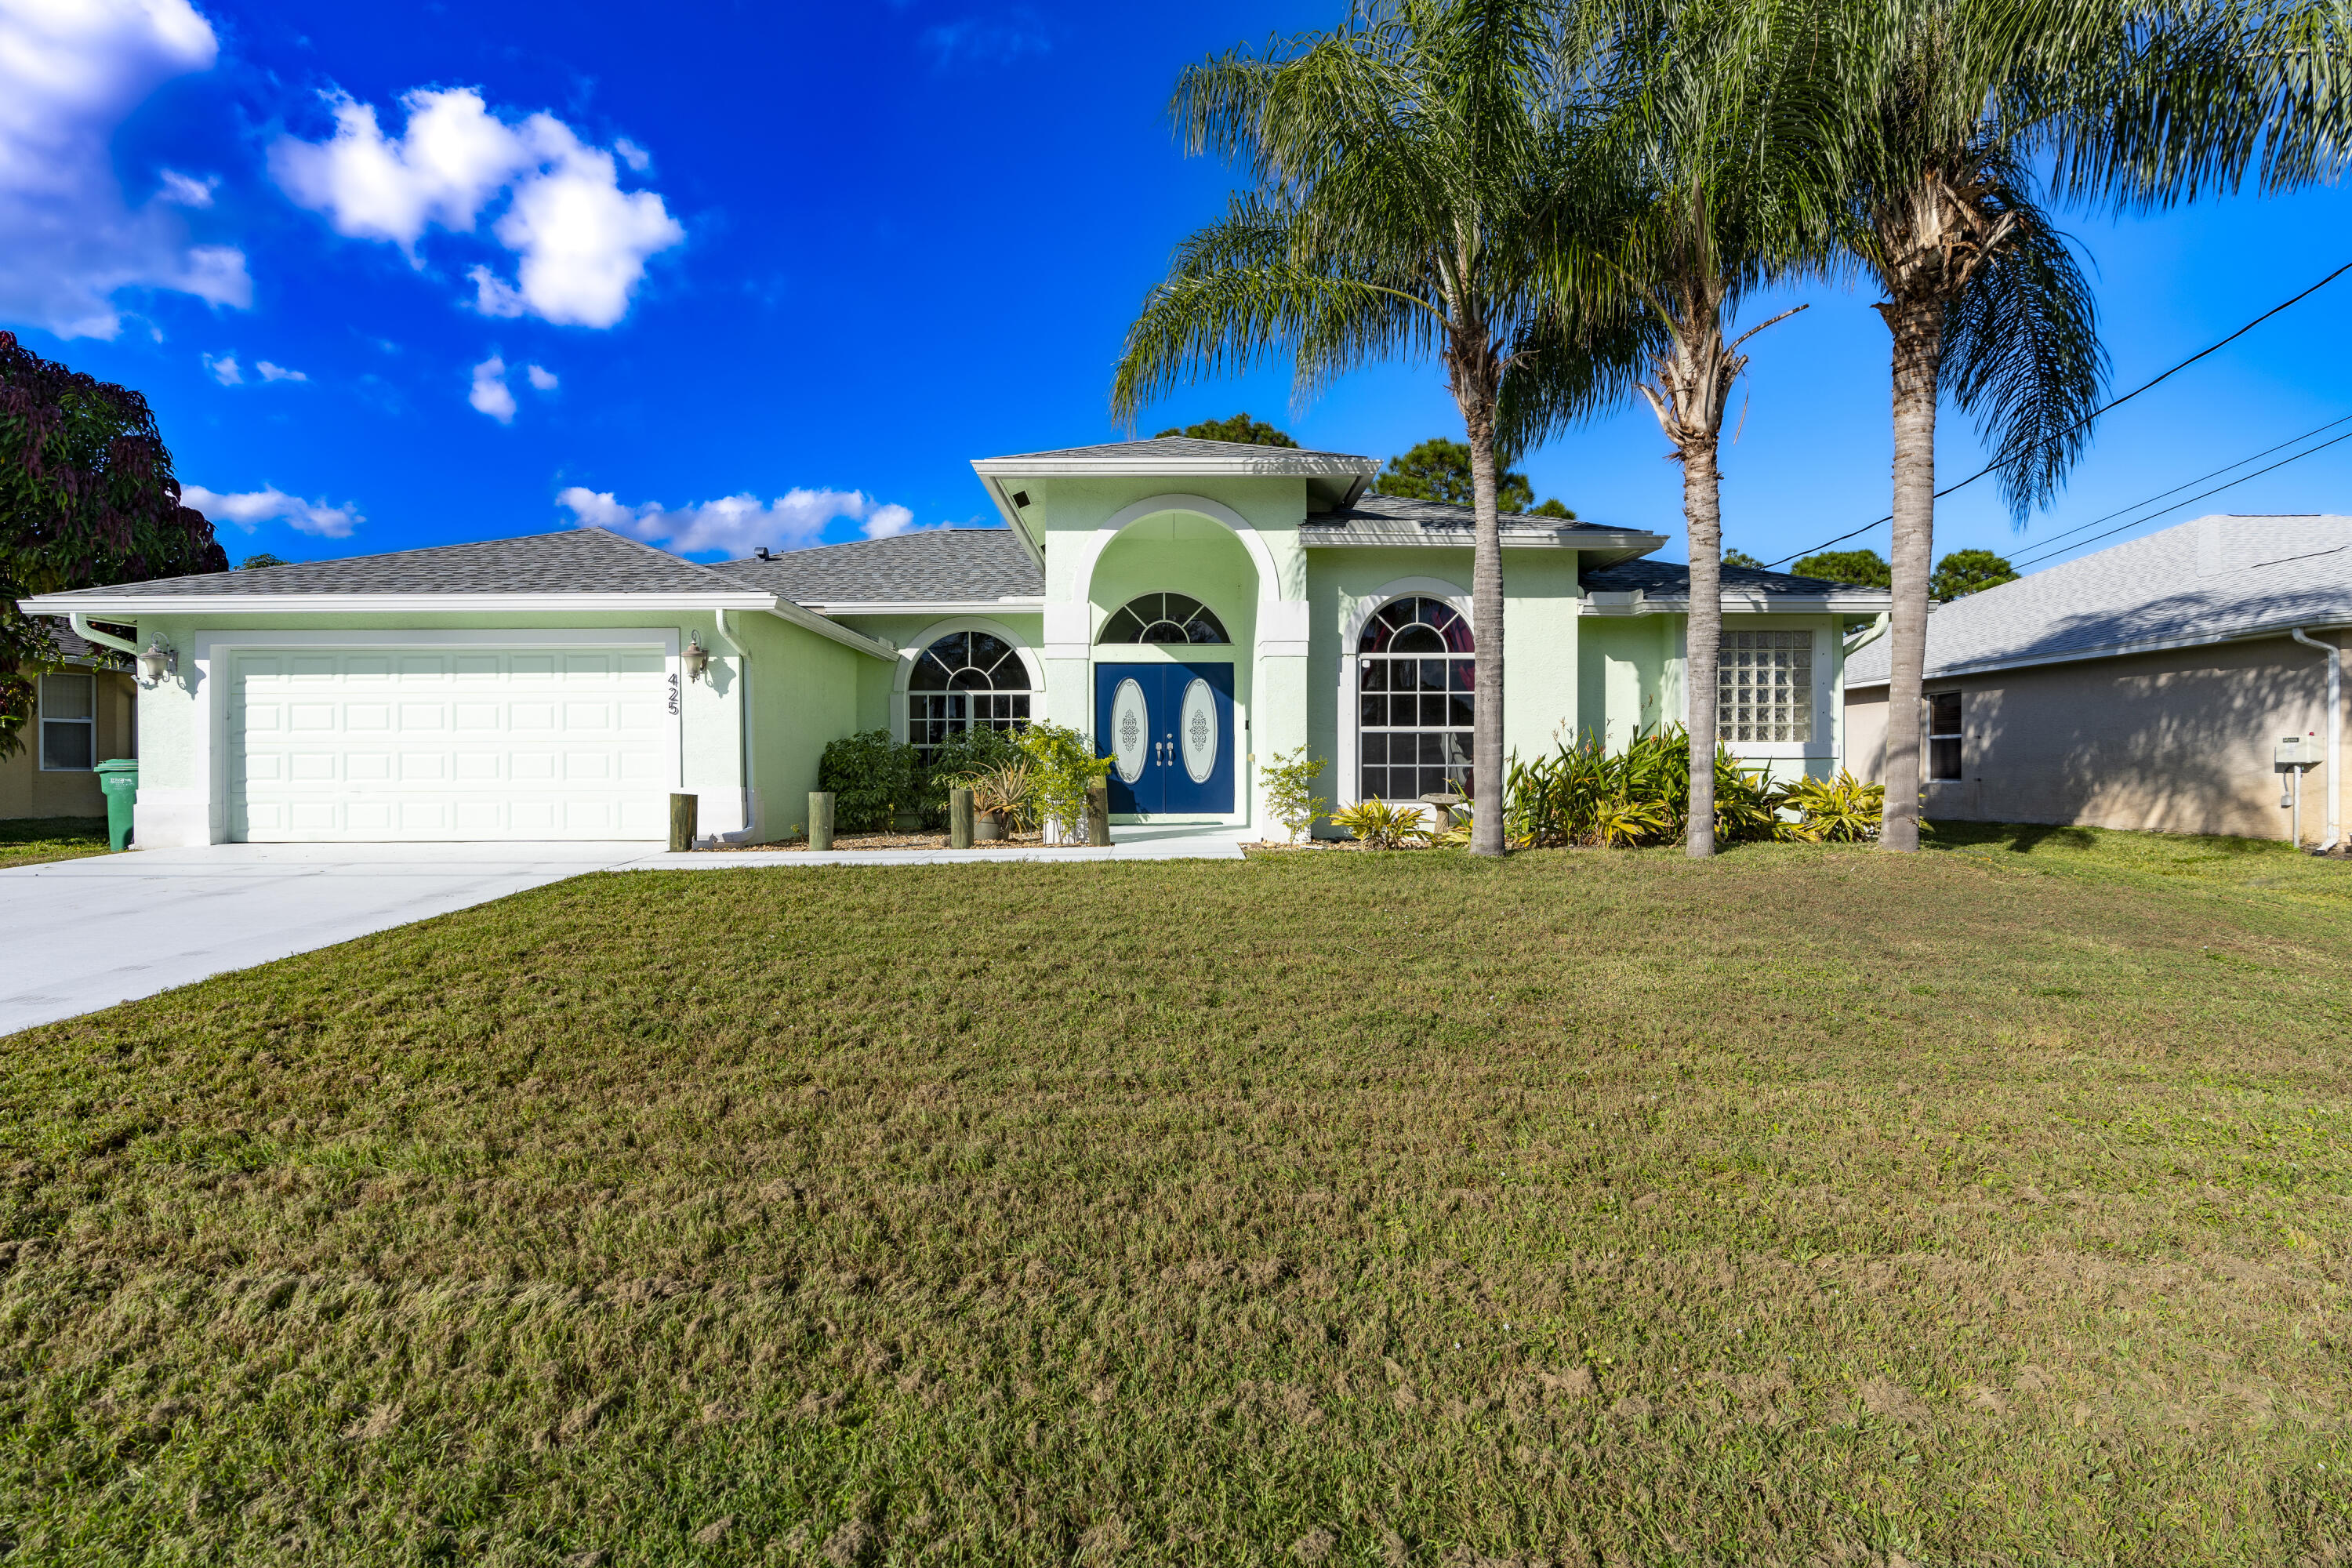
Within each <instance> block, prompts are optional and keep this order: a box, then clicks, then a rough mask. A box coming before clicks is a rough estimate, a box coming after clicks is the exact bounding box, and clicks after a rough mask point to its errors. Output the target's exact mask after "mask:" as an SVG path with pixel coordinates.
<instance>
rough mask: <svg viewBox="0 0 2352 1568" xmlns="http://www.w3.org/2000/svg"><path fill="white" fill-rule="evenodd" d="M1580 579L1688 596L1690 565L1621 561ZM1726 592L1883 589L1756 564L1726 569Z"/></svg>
mask: <svg viewBox="0 0 2352 1568" xmlns="http://www.w3.org/2000/svg"><path fill="white" fill-rule="evenodd" d="M1577 581H1579V582H1580V583H1581V584H1583V585H1584V588H1585V591H1586V592H1587V593H1597V594H1624V593H1631V592H1633V591H1634V590H1636V589H1638V590H1640V591H1641V592H1642V593H1644V594H1648V595H1653V596H1654V597H1658V598H1666V599H1674V598H1688V597H1689V596H1690V568H1689V567H1688V566H1686V565H1685V564H1683V563H1681V562H1679V561H1621V562H1619V563H1617V564H1615V565H1614V566H1602V567H1598V568H1595V569H1594V570H1592V571H1590V572H1580V573H1579V574H1577ZM1723 588H1724V591H1725V592H1726V593H1747V594H1761V595H1764V596H1765V597H1766V598H1767V599H1772V598H1787V599H1815V598H1820V597H1822V596H1823V595H1830V594H1876V593H1883V592H1884V590H1882V589H1876V588H1856V587H1855V586H1854V585H1853V584H1851V583H1832V582H1831V581H1829V580H1828V579H1827V578H1823V577H1792V576H1790V574H1788V573H1786V572H1766V571H1764V570H1762V569H1761V568H1759V567H1754V566H1726V567H1724V568H1723Z"/></svg>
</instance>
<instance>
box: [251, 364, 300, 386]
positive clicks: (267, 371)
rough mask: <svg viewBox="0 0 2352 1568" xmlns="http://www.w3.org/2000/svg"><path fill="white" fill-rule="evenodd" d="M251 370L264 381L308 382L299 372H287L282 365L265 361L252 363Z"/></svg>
mask: <svg viewBox="0 0 2352 1568" xmlns="http://www.w3.org/2000/svg"><path fill="white" fill-rule="evenodd" d="M253 368H254V369H256V370H257V371H259V372H260V373H261V379H262V380H264V381H308V380H310V377H309V376H307V375H305V374H303V373H302V372H300V371H299V370H288V369H287V368H286V367H285V366H284V365H282V364H271V363H269V362H268V360H266V359H263V360H256V361H254V362H253Z"/></svg>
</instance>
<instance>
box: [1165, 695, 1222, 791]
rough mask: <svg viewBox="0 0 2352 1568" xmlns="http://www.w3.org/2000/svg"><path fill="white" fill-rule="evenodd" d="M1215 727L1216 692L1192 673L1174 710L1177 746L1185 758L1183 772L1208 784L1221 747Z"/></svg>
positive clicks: (1195, 782) (1214, 770)
mask: <svg viewBox="0 0 2352 1568" xmlns="http://www.w3.org/2000/svg"><path fill="white" fill-rule="evenodd" d="M1218 729H1219V725H1218V723H1217V698H1216V693H1215V692H1214V691H1213V689H1211V688H1210V686H1209V683H1208V682H1207V681H1205V680H1203V679H1201V678H1200V677H1198V676H1194V677H1193V678H1192V682H1191V683H1190V684H1189V685H1187V686H1186V687H1185V688H1184V700H1183V701H1182V702H1181V703H1180V704H1179V705H1178V707H1177V710H1176V748H1177V751H1178V752H1180V753H1181V755H1182V756H1183V758H1184V772H1185V773H1186V774H1187V775H1189V776H1190V777H1191V779H1192V782H1193V783H1194V784H1207V783H1208V782H1209V775H1210V774H1211V773H1214V772H1216V768H1217V754H1218V752H1222V751H1223V750H1224V748H1223V745H1222V744H1220V742H1222V741H1223V736H1221V735H1219V734H1218V733H1217V731H1218Z"/></svg>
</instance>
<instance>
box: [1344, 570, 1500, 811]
mask: <svg viewBox="0 0 2352 1568" xmlns="http://www.w3.org/2000/svg"><path fill="white" fill-rule="evenodd" d="M1475 651H1476V649H1475V646H1474V644H1473V642H1472V640H1471V637H1470V623H1469V622H1468V621H1467V620H1466V619H1465V618H1464V617H1463V616H1462V614H1461V612H1460V611H1458V610H1456V609H1455V608H1454V606H1453V605H1449V604H1447V603H1446V602H1445V601H1444V600H1443V599H1432V598H1425V597H1412V598H1404V599H1396V600H1392V601H1391V602H1390V603H1388V604H1386V605H1381V608H1380V610H1379V611H1378V613H1376V614H1375V615H1374V616H1372V618H1371V619H1370V620H1369V621H1367V622H1365V623H1364V632H1363V636H1362V637H1361V638H1360V639H1359V640H1358V642H1357V645H1356V756H1357V759H1358V763H1357V772H1358V781H1357V782H1358V794H1359V795H1360V798H1362V799H1364V800H1416V799H1418V798H1420V797H1421V796H1423V795H1437V794H1440V793H1444V792H1450V791H1453V790H1455V789H1459V790H1461V791H1463V792H1465V793H1467V792H1469V791H1471V790H1472V788H1473V786H1474V781H1473V779H1472V777H1471V774H1470V731H1471V727H1472V724H1473V722H1474V721H1475V714H1476V710H1477V703H1476V687H1477V679H1476V676H1477V672H1476V668H1475V664H1474V662H1473V660H1472V658H1471V655H1472V654H1473V653H1475Z"/></svg>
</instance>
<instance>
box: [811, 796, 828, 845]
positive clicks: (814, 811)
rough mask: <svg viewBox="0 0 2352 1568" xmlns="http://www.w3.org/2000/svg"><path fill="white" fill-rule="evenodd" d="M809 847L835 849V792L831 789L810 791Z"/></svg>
mask: <svg viewBox="0 0 2352 1568" xmlns="http://www.w3.org/2000/svg"><path fill="white" fill-rule="evenodd" d="M809 847H810V848H812V849H830V848H832V847H833V792H832V791H831V790H829V789H813V790H811V791H809Z"/></svg>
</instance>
